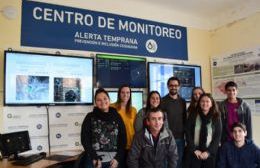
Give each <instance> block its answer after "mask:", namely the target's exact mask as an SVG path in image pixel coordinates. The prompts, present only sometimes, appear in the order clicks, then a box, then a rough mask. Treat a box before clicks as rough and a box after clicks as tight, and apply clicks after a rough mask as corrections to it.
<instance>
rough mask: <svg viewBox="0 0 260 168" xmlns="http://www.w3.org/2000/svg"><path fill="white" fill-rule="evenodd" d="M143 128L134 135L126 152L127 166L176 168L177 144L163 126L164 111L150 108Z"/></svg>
mask: <svg viewBox="0 0 260 168" xmlns="http://www.w3.org/2000/svg"><path fill="white" fill-rule="evenodd" d="M144 123H145V124H144V128H143V130H142V131H140V132H137V133H136V134H135V136H134V140H133V143H132V147H131V149H130V151H129V153H128V158H127V164H128V168H165V167H167V168H176V166H177V160H178V154H177V146H176V143H175V140H174V137H173V135H172V133H171V131H170V130H169V129H167V128H165V127H164V126H163V125H164V113H163V112H162V110H161V109H160V108H155V109H151V110H150V111H149V112H148V113H147V116H146V118H145V122H144Z"/></svg>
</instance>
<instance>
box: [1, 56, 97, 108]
mask: <svg viewBox="0 0 260 168" xmlns="http://www.w3.org/2000/svg"><path fill="white" fill-rule="evenodd" d="M4 71H5V78H4V87H5V89H4V104H5V105H74V104H93V59H92V58H87V57H69V56H62V55H58V56H57V55H55V54H53V55H52V54H40V53H27V52H14V51H5V69H4Z"/></svg>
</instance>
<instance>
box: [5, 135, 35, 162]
mask: <svg viewBox="0 0 260 168" xmlns="http://www.w3.org/2000/svg"><path fill="white" fill-rule="evenodd" d="M0 141H1V142H0V143H2V149H1V152H2V155H3V156H7V157H8V156H10V155H12V154H15V155H16V157H17V155H18V154H19V153H22V152H26V151H29V150H31V149H32V147H31V142H30V137H29V132H28V131H19V132H12V133H6V134H2V135H0Z"/></svg>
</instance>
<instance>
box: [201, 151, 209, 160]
mask: <svg viewBox="0 0 260 168" xmlns="http://www.w3.org/2000/svg"><path fill="white" fill-rule="evenodd" d="M208 157H209V153H208V152H207V151H205V152H202V153H201V154H200V158H201V159H202V160H206V159H208Z"/></svg>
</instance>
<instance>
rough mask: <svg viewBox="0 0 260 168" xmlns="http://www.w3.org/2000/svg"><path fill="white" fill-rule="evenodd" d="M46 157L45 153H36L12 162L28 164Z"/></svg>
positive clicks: (21, 164) (22, 164)
mask: <svg viewBox="0 0 260 168" xmlns="http://www.w3.org/2000/svg"><path fill="white" fill-rule="evenodd" d="M45 157H46V156H45V155H41V154H34V155H30V156H28V157H25V158H23V159H21V160H16V161H14V162H12V164H14V165H20V166H27V165H29V164H32V163H34V162H37V161H38V160H41V159H43V158H45Z"/></svg>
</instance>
